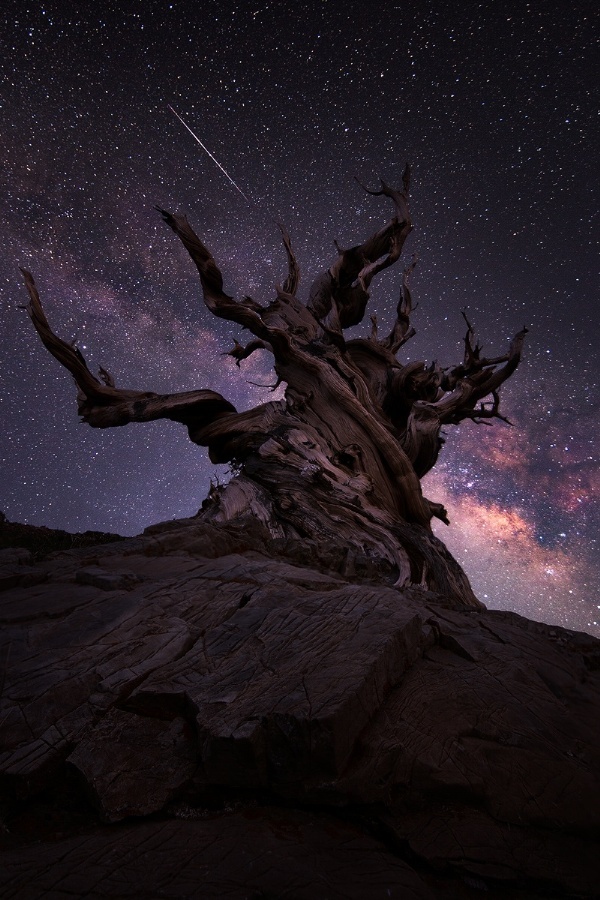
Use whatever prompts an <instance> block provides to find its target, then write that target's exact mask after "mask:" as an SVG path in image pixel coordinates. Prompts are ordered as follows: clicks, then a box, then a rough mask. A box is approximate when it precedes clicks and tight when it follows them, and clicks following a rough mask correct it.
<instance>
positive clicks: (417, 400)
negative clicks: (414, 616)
mask: <svg viewBox="0 0 600 900" xmlns="http://www.w3.org/2000/svg"><path fill="white" fill-rule="evenodd" d="M409 181H410V172H409V167H408V166H407V167H406V170H405V172H404V176H403V187H402V189H401V190H397V189H395V188H392V187H389V186H388V185H387V184H385V182H383V181H382V182H381V189H380V190H378V191H371V190H369V191H368V193H370V194H373V195H374V196H384V197H386V198H389V200H390V201H391V202H392V204H393V207H394V215H393V217H392V219H391V221H390V222H388V224H387V225H385V226H384V227H383V228H381V230H379V231H377V232H376V233H375V234H373V235H371V236H370V237H368V238H367V239H366V240H365V241H364V242H363V243H362V244H358V245H357V246H355V247H351V248H349V249H346V250H343V249H341V248H339V247H338V256H337V259H336V260H335V261H334V262H333V264H332V265H331V266H330V268H329V269H327V271H325V272H323V273H322V274H320V275H319V276H318V277H317V278H316V279H315V280H314V282H313V283H312V285H311V287H310V290H309V293H308V300H307V301H305V302H303V301H302V300H300V299H298V297H297V290H298V284H299V281H300V272H299V268H298V264H297V261H296V258H295V256H294V252H293V250H292V246H291V243H290V239H289V236H288V234H287V233H286V231H285V230H284V229H283V228H281V232H282V236H283V243H284V246H285V250H286V253H287V261H288V273H287V277H286V279H285V282H284V284H283V286H282V287H279V286H278V287H277V288H276V297H275V299H274V300H272V301H271V302H270V303H266V304H263V303H258V302H256V301H255V300H253V299H251V298H250V297H244V298H243V299H242V300H235V299H233V298H232V297H230V296H229V295H228V294H226V293H225V292H224V291H223V278H222V275H221V272H220V270H219V268H218V267H217V264H216V262H215V260H214V259H213V257H212V256H211V253H210V251H209V250H208V249H207V248H206V247H205V246H204V244H203V243H202V241H201V240H200V239H199V238H198V237H197V236H196V234H195V233H194V231H193V230H192V228H191V227H190V225H189V223H188V221H187V219H186V218H185V217H184V216H180V215H172V214H171V213H168V212H165V211H164V210H160V212H161V213H162V215H163V217H164V220H165V222H166V223H167V224H168V225H169V226H170V227H171V228H172V229H173V231H174V232H175V234H177V236H178V237H179V238H180V240H181V241H182V242H183V244H184V246H185V247H186V249H187V251H188V252H189V254H190V256H191V258H192V260H193V262H194V263H195V265H196V267H197V269H198V272H199V273H200V281H201V284H202V290H203V294H204V302H205V304H206V306H207V307H208V309H209V310H210V312H211V313H213V315H215V316H220V317H221V318H225V319H229V320H230V321H232V322H235V323H236V324H237V325H238V326H241V328H245V329H247V330H248V331H249V332H250V333H251V334H252V335H253V338H252V340H250V341H249V343H247V344H246V345H245V346H244V345H242V344H240V343H238V342H237V340H236V341H235V346H234V347H233V349H232V350H231V351H229V352H230V355H231V356H232V357H233V358H234V359H235V360H236V362H237V363H238V365H239V364H240V363H241V361H242V360H244V359H246V358H247V357H248V356H250V354H252V353H253V352H255V351H256V350H259V349H263V350H268V351H269V352H270V353H272V355H273V360H274V362H273V365H274V368H275V372H276V374H277V383H278V384H281V383H284V384H285V397H284V399H282V400H274V401H272V402H269V403H263V404H261V405H260V406H257V407H256V408H254V409H251V410H248V411H246V412H238V411H237V410H236V409H235V407H234V406H233V405H232V404H231V403H230V402H229V401H228V400H226V399H225V398H224V397H222V396H221V395H220V394H218V393H216V392H214V391H211V390H196V391H189V392H185V393H180V394H155V393H152V392H151V391H132V390H122V389H119V388H117V387H115V384H114V382H113V379H112V378H111V376H110V375H109V373H108V372H107V371H106V370H104V369H100V372H99V376H100V377H99V378H96V377H95V376H94V375H93V374H92V373H91V372H90V370H89V369H88V367H87V365H86V363H85V360H84V358H83V356H82V355H81V353H80V352H79V350H78V349H77V348H76V347H74V346H72V345H70V344H68V343H66V342H65V341H63V340H61V339H60V338H59V337H57V336H56V335H55V334H54V333H53V332H52V330H51V328H50V326H49V325H48V321H47V319H46V316H45V314H44V311H43V309H42V306H41V303H40V299H39V295H38V292H37V289H36V286H35V283H34V281H33V278H32V276H31V274H30V273H29V272H26V271H24V272H23V274H24V277H25V283H26V285H27V289H28V291H29V296H30V302H29V304H28V307H27V308H28V311H29V314H30V316H31V319H32V321H33V324H34V326H35V328H36V330H37V332H38V334H39V336H40V338H41V340H42V341H43V343H44V344H45V346H46V347H47V349H48V350H49V351H50V353H51V354H52V355H53V356H54V357H56V359H58V360H59V362H61V363H62V365H63V366H65V367H66V368H67V369H68V370H69V371H70V372H71V374H72V375H73V377H74V378H75V381H76V383H77V386H78V405H79V413H80V415H81V416H82V418H83V420H84V421H85V422H87V423H89V424H90V425H91V426H93V427H95V428H109V427H112V426H116V425H126V424H128V423H129V422H146V421H151V420H153V419H171V420H173V421H174V422H180V423H181V424H183V425H185V426H186V427H187V429H188V433H189V436H190V439H191V440H192V441H194V442H195V443H196V444H200V445H202V446H205V447H208V450H209V455H210V459H211V460H212V461H213V462H215V463H217V462H218V463H224V462H232V463H233V465H234V469H235V471H236V472H237V474H236V475H235V477H234V478H232V480H231V481H230V482H229V483H228V484H227V485H226V486H224V487H219V488H217V489H212V490H211V493H210V495H209V498H208V499H207V501H206V502H205V504H204V508H203V512H202V515H203V516H205V517H206V518H208V519H210V520H211V521H213V522H224V523H226V522H232V521H241V522H242V523H243V522H244V521H246V520H247V521H248V522H250V521H254V522H256V520H257V519H258V520H259V521H260V522H261V523H262V525H263V526H265V527H266V528H268V530H269V532H270V534H271V536H272V538H273V540H274V541H275V542H276V543H277V544H278V545H279V546H285V545H286V544H295V545H296V546H298V544H299V543H303V544H304V545H305V546H310V547H312V548H313V549H314V553H315V556H316V557H317V558H321V560H326V561H327V562H328V564H329V565H330V567H331V566H333V567H337V568H338V569H339V570H340V571H343V572H345V573H347V574H357V575H358V574H360V573H361V572H362V573H363V574H365V575H367V576H368V575H369V574H371V576H373V575H376V577H378V578H385V579H386V580H392V581H394V582H396V583H397V584H399V585H404V584H416V585H423V586H424V587H426V588H429V589H430V590H435V591H438V592H440V593H443V594H445V595H447V596H448V597H450V598H452V599H453V601H454V602H455V603H456V604H457V605H462V606H479V605H480V604H479V602H478V600H477V599H476V598H475V596H474V595H473V592H472V590H471V588H470V586H469V582H468V579H467V577H466V575H465V574H464V572H463V571H462V569H461V568H460V566H459V565H458V563H457V562H456V561H455V560H454V559H453V558H452V557H451V556H450V554H449V553H448V551H447V550H446V548H445V546H444V545H443V544H442V543H441V542H440V541H439V540H438V539H437V538H436V537H435V536H434V535H433V533H432V531H431V524H430V523H431V519H432V517H433V516H437V517H438V518H440V519H441V520H442V521H444V522H447V515H446V511H445V509H444V508H443V506H441V504H439V503H435V502H432V501H431V500H428V499H427V498H426V497H424V496H423V492H422V490H421V483H420V479H421V478H423V476H424V475H426V473H427V472H429V470H430V469H431V468H432V467H433V466H434V465H435V463H436V460H437V458H438V454H439V451H440V448H441V446H442V443H443V440H442V438H441V436H440V431H441V429H442V427H443V426H444V425H458V424H459V423H460V422H462V421H463V420H465V419H470V420H471V421H474V422H480V421H482V420H484V419H492V418H499V419H503V420H504V421H506V419H505V418H504V417H503V416H502V415H501V414H500V412H499V395H498V391H499V388H500V386H501V385H502V384H503V382H505V381H506V380H507V378H509V377H510V375H512V373H513V372H514V371H515V369H516V368H517V366H518V364H519V360H520V358H521V350H522V345H523V340H524V337H525V333H526V329H523V330H522V331H521V332H519V333H518V334H517V335H516V336H515V338H514V339H513V341H512V343H511V345H510V348H509V350H508V352H507V353H505V354H503V355H501V356H496V357H494V358H486V357H484V356H482V355H481V351H480V348H479V346H477V345H476V344H475V338H474V333H473V328H472V327H471V324H470V323H469V322H468V320H467V319H466V316H465V321H466V323H467V332H466V335H465V341H464V343H465V351H464V359H463V361H462V362H461V363H459V364H458V365H456V366H451V367H449V368H441V367H440V366H439V365H438V364H437V363H433V364H432V365H430V366H426V365H425V363H424V362H410V363H408V364H404V363H402V362H401V361H400V360H398V358H397V354H398V352H399V351H400V350H401V348H402V347H403V346H404V344H405V343H406V342H407V341H408V340H409V338H410V337H412V336H413V335H414V333H415V331H414V328H413V327H412V326H411V324H410V316H411V311H412V300H411V293H410V289H409V278H410V274H411V271H412V269H413V268H414V261H413V262H411V263H410V265H408V266H407V267H406V268H405V269H404V272H403V278H402V286H401V290H400V299H399V302H398V306H397V312H396V321H395V322H394V323H393V326H392V329H391V331H390V333H389V334H388V335H387V336H386V337H383V338H382V337H380V336H379V334H378V330H377V322H376V319H375V317H374V316H371V321H372V331H371V334H370V336H369V337H366V338H358V339H352V340H346V339H345V337H344V329H346V328H350V327H352V326H354V325H357V324H358V323H360V322H361V321H362V319H363V317H364V315H365V312H366V309H367V303H368V301H369V296H370V295H369V291H370V286H371V282H372V281H373V279H374V277H375V276H376V275H378V274H379V273H380V272H381V271H383V270H384V269H387V268H388V267H390V266H392V265H394V263H396V262H397V261H398V259H399V257H400V254H401V252H402V248H403V246H404V242H405V240H406V238H407V237H408V235H409V233H410V231H411V228H412V225H411V219H410V214H409V208H408V190H409ZM365 190H367V189H366V188H365ZM486 398H488V399H487V401H486Z"/></svg>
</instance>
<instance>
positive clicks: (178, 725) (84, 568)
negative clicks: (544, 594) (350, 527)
mask: <svg viewBox="0 0 600 900" xmlns="http://www.w3.org/2000/svg"><path fill="white" fill-rule="evenodd" d="M39 555H43V554H38V556H39ZM307 555H310V554H307V552H306V548H305V549H304V553H303V556H302V558H300V557H299V556H298V555H296V557H294V555H293V554H292V556H291V557H290V556H289V555H288V556H287V557H285V556H284V555H283V554H282V553H280V552H279V551H278V548H276V547H274V546H273V545H270V544H269V542H268V540H267V539H266V538H265V535H263V534H261V533H259V531H253V532H251V531H247V530H246V531H243V530H242V531H235V530H233V529H232V528H228V529H225V528H223V527H218V526H214V525H212V526H211V525H209V524H206V523H205V522H203V521H202V520H201V519H191V520H185V521H181V522H174V523H168V524H165V525H162V526H155V527H154V528H152V529H149V530H148V531H147V532H146V533H145V534H144V535H143V536H141V537H139V538H132V539H127V540H123V541H120V542H118V543H107V544H103V545H99V546H95V547H86V546H84V547H79V548H76V549H70V550H64V551H61V552H59V553H54V554H53V555H51V556H49V557H47V558H45V559H35V558H34V557H33V556H32V554H31V551H30V550H27V549H14V548H12V549H4V550H2V551H0V587H2V588H3V592H2V593H1V594H0V619H1V621H2V632H1V633H2V638H1V640H2V649H1V651H0V652H1V654H2V657H1V658H2V662H3V666H2V669H3V671H4V672H5V675H4V676H3V680H2V683H1V684H0V687H1V688H2V695H1V714H0V722H1V726H0V734H1V739H2V750H1V753H0V770H1V772H2V776H1V781H0V788H1V792H2V815H3V822H4V833H3V838H2V845H3V850H2V858H1V860H0V863H1V865H0V888H1V892H2V896H3V897H6V898H35V897H42V896H43V897H49V898H57V900H58V898H67V897H70V898H72V897H74V896H77V897H79V896H81V897H86V898H95V897H98V898H101V897H106V898H108V897H173V898H175V897H202V898H204V897H224V896H227V897H228V898H246V897H247V898H259V897H262V898H266V897H268V898H275V897H288V898H345V897H356V898H379V897H381V898H387V897H397V898H415V900H417V898H440V900H441V898H444V900H445V898H471V897H483V896H485V897H489V898H508V897H511V898H526V897H533V898H535V897H538V898H542V897H544V898H545V897H552V896H560V897H564V896H566V897H586V898H591V897H595V896H597V893H598V883H599V882H600V865H599V858H600V854H599V853H598V835H599V832H600V829H599V822H600V778H599V772H600V768H599V762H600V747H599V744H600V740H599V737H600V735H599V730H600V728H599V724H598V723H599V721H600V715H599V714H600V674H599V669H600V642H598V641H597V640H595V639H594V638H592V637H589V636H588V635H584V634H579V633H576V632H571V631H567V630H564V629H561V628H558V627H550V626H547V625H541V624H538V623H534V622H530V621H528V620H526V619H523V618H521V617H520V616H517V615H515V614H513V613H507V612H494V611H485V610H468V611H465V610H459V609H456V608H452V605H451V604H449V603H448V602H447V600H446V599H445V598H444V597H441V596H439V595H435V594H433V593H429V592H425V591H422V590H419V589H415V588H413V589H410V590H401V589H398V588H396V587H394V586H393V585H391V584H388V585H382V584H377V583H374V582H369V581H368V580H367V579H364V580H362V581H359V580H357V579H356V578H353V579H352V580H350V579H349V578H347V577H346V578H345V577H343V576H341V575H340V574H335V573H334V572H332V571H327V567H326V566H324V565H320V567H319V568H311V567H309V566H308V565H307V560H306V557H307ZM317 556H318V554H317Z"/></svg>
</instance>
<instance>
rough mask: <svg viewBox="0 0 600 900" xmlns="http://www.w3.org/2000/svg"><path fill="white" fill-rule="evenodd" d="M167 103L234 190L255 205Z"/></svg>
mask: <svg viewBox="0 0 600 900" xmlns="http://www.w3.org/2000/svg"><path fill="white" fill-rule="evenodd" d="M167 105H168V107H169V109H170V110H171V112H172V113H173V115H174V116H177V118H178V119H179V121H180V122H181V124H182V125H183V127H184V128H186V129H187V130H188V131H189V133H190V134H191V136H192V137H193V138H194V140H195V141H197V142H198V143H199V144H200V146H201V147H202V149H203V150H204V152H205V153H208V155H209V156H210V158H211V159H212V161H213V162H214V163H215V165H217V166H218V167H219V169H220V170H221V172H222V173H223V175H224V176H225V178H227V180H228V181H230V182H231V184H232V185H233V186H234V188H235V189H236V191H238V192H239V193H240V194H241V195H242V197H243V198H244V200H245V201H246V203H251V204H253V205H254V206H257V205H258V204H256V203H255V202H254V200H252V198H251V197H249V196H248V195H247V194H245V193H244V192H243V190H242V189H241V187H240V186H239V185H238V184H236V183H235V181H234V180H233V178H232V177H231V175H230V174H229V173H228V172H226V171H225V169H224V168H223V166H222V165H221V163H220V162H219V160H218V159H215V157H214V156H213V155H212V153H211V152H210V150H209V149H208V147H207V146H205V144H203V143H202V141H201V140H200V138H199V137H198V135H197V134H194V132H193V131H192V129H191V128H190V126H189V125H186V123H185V122H184V121H183V119H182V118H181V116H180V115H179V113H178V112H176V111H175V110H174V109H173V107H172V106H171V104H167Z"/></svg>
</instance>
